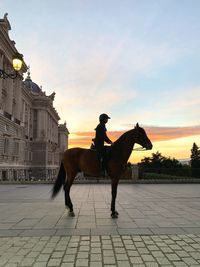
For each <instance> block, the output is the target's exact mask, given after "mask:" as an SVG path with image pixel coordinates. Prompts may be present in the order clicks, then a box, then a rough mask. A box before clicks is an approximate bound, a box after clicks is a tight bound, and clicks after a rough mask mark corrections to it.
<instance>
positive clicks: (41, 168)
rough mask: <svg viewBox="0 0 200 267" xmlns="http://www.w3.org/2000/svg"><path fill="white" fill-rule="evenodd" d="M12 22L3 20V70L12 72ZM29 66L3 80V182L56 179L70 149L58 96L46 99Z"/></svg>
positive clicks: (0, 157) (0, 29) (0, 41)
mask: <svg viewBox="0 0 200 267" xmlns="http://www.w3.org/2000/svg"><path fill="white" fill-rule="evenodd" d="M10 29H11V27H10V23H9V21H8V19H7V14H5V16H4V18H3V19H0V69H4V70H5V71H6V72H12V56H13V55H14V54H15V53H16V52H18V51H17V49H16V47H15V42H14V41H12V40H10V38H9V30H10ZM27 70H28V68H27V66H26V64H25V63H24V64H23V67H22V69H21V70H20V72H19V75H18V77H17V78H16V79H10V78H7V79H0V180H8V181H9V180H29V179H40V180H43V179H44V180H53V179H54V178H55V177H56V174H57V171H58V168H59V162H60V159H61V156H62V153H63V152H64V151H65V150H66V149H67V148H68V134H69V132H68V130H67V127H66V123H64V124H58V121H59V120H60V117H59V115H58V113H57V111H56V110H55V108H54V106H53V101H54V98H55V93H54V92H53V93H52V94H51V95H49V96H47V95H46V94H45V92H43V91H42V89H41V88H40V87H39V86H38V85H37V84H36V83H34V82H33V81H32V80H31V77H30V71H28V76H27V78H26V79H25V81H24V80H23V73H25V72H26V71H27Z"/></svg>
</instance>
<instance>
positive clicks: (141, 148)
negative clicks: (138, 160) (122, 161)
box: [133, 146, 148, 151]
mask: <svg viewBox="0 0 200 267" xmlns="http://www.w3.org/2000/svg"><path fill="white" fill-rule="evenodd" d="M133 150H134V151H146V150H148V149H147V148H146V147H142V146H141V147H137V148H133Z"/></svg>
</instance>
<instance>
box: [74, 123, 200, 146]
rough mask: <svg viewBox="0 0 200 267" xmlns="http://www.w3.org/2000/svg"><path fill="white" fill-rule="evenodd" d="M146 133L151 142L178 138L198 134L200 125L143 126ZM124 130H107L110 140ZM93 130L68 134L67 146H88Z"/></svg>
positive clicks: (115, 138) (93, 133) (199, 133)
mask: <svg viewBox="0 0 200 267" xmlns="http://www.w3.org/2000/svg"><path fill="white" fill-rule="evenodd" d="M127 126H129V125H127ZM144 129H145V130H146V133H147V135H148V136H149V138H150V140H151V141H152V142H162V141H169V140H174V139H179V138H183V137H189V136H197V135H200V125H197V126H188V127H157V126H155V127H154V126H145V127H144ZM127 130H128V129H127ZM124 132H126V131H109V132H108V136H109V138H110V139H111V140H113V141H115V140H117V139H118V138H119V137H120V136H121V135H122V134H123V133H124ZM94 136H95V132H94V131H93V132H89V131H88V132H84V131H83V132H76V133H72V135H70V136H69V146H70V147H74V146H83V147H89V146H90V144H91V142H92V138H94Z"/></svg>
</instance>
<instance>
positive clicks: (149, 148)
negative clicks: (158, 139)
mask: <svg viewBox="0 0 200 267" xmlns="http://www.w3.org/2000/svg"><path fill="white" fill-rule="evenodd" d="M145 148H146V150H151V149H152V148H153V145H152V143H147V144H146V145H145Z"/></svg>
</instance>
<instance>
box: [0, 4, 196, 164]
mask: <svg viewBox="0 0 200 267" xmlns="http://www.w3.org/2000/svg"><path fill="white" fill-rule="evenodd" d="M5 13H8V19H9V21H10V24H11V28H12V30H11V31H10V33H9V36H10V38H11V39H12V40H14V41H15V42H16V48H17V49H18V51H19V52H20V53H22V54H23V55H24V60H25V62H26V64H27V65H30V70H31V78H32V80H33V81H34V82H36V83H37V84H38V85H39V86H40V85H42V88H43V91H45V92H46V94H47V95H48V94H51V93H52V92H53V91H55V92H56V96H55V101H54V106H55V108H56V109H57V111H58V113H59V115H60V118H61V120H60V123H63V122H64V121H66V122H67V127H68V130H69V132H70V135H69V145H70V147H73V146H81V147H89V146H90V143H91V139H92V138H93V137H94V135H95V132H94V128H95V127H96V125H97V124H98V117H99V115H100V114H101V113H107V114H108V115H109V116H110V117H111V119H110V120H109V122H108V124H107V130H108V131H107V134H108V136H109V137H110V139H112V141H115V140H116V139H117V138H118V137H119V136H120V135H121V134H122V133H123V132H125V131H127V130H130V129H132V128H133V127H134V126H135V124H136V123H137V122H138V123H139V124H140V125H141V126H142V127H143V128H144V129H145V130H146V133H147V135H148V136H149V138H150V139H151V141H152V142H153V150H151V151H147V152H143V151H142V152H139V151H134V152H133V153H132V155H131V158H130V161H131V162H135V163H136V162H139V161H140V160H141V158H143V157H144V156H150V155H151V153H153V152H156V151H159V152H161V153H162V154H163V155H165V156H167V157H175V158H177V159H188V158H190V154H191V151H190V150H191V148H192V144H193V143H194V142H195V143H196V144H197V145H199V146H200V120H199V119H200V116H199V115H200V49H199V47H200V34H199V33H200V16H199V14H200V1H199V0H181V1H180V0H141V1H137V0H123V1H121V0H95V1H94V0H73V1H71V0H58V1H54V0H29V1H25V0H15V1H14V2H13V1H12V0H0V16H1V18H3V16H4V14H5ZM24 78H26V74H25V75H24Z"/></svg>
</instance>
